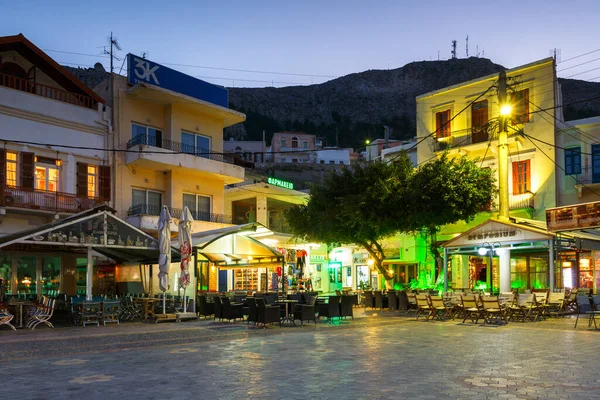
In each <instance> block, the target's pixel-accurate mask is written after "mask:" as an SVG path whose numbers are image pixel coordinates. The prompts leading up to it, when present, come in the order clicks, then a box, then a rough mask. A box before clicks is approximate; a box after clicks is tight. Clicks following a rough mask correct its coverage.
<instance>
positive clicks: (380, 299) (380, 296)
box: [373, 290, 387, 310]
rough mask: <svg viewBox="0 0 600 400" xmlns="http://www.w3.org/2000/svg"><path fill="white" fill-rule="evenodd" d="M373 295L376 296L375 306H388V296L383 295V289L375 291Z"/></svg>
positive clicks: (380, 307)
mask: <svg viewBox="0 0 600 400" xmlns="http://www.w3.org/2000/svg"><path fill="white" fill-rule="evenodd" d="M373 296H375V308H379V309H380V310H383V308H384V307H387V304H386V303H387V297H386V298H384V297H383V293H382V292H381V290H376V291H374V292H373Z"/></svg>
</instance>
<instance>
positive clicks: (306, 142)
mask: <svg viewBox="0 0 600 400" xmlns="http://www.w3.org/2000/svg"><path fill="white" fill-rule="evenodd" d="M302 148H303V149H308V140H303V141H302Z"/></svg>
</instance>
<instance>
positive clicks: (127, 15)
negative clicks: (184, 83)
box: [0, 0, 600, 87]
mask: <svg viewBox="0 0 600 400" xmlns="http://www.w3.org/2000/svg"><path fill="white" fill-rule="evenodd" d="M4 1H6V2H8V0H0V4H1V3H2V2H4ZM1 9H2V13H1V14H0V36H6V35H15V34H18V33H23V34H24V35H25V36H26V37H27V38H28V39H29V40H31V41H32V42H33V43H35V44H36V45H37V46H38V47H40V48H41V49H43V50H45V51H46V52H47V53H48V54H49V55H50V56H51V57H53V58H54V59H55V60H56V61H58V62H60V63H63V64H65V65H71V66H77V65H80V66H86V67H89V66H92V65H93V64H94V63H95V62H98V61H100V62H102V63H103V64H104V65H105V66H106V67H107V68H108V60H109V59H108V57H107V56H102V55H101V54H102V52H103V46H105V45H106V44H107V43H108V37H109V36H110V32H111V31H112V32H113V34H114V36H115V37H116V38H118V41H119V43H120V45H121V46H122V48H123V50H122V51H120V52H118V57H119V58H121V59H123V58H124V56H125V54H127V53H133V54H138V55H141V54H142V53H146V58H148V59H150V60H152V61H156V62H159V63H160V62H163V63H164V62H168V63H175V64H186V65H193V66H194V67H183V66H173V67H172V68H174V69H177V70H179V71H181V72H184V73H187V74H189V75H192V76H197V77H201V78H203V79H204V80H206V81H209V82H212V83H216V84H219V85H224V86H235V87H239V86H252V87H256V86H277V87H280V86H288V85H293V84H311V83H321V82H324V81H326V80H329V79H332V78H333V77H338V76H342V75H346V74H349V73H354V72H361V71H365V70H368V69H393V68H398V67H401V66H403V65H405V64H407V63H410V62H412V61H423V60H437V59H438V52H439V58H440V59H448V58H450V51H451V42H452V40H457V56H458V58H465V57H466V40H465V39H466V37H467V36H469V55H470V56H475V55H476V53H477V48H478V49H479V53H480V54H479V56H480V57H483V56H485V57H486V58H489V59H491V60H492V61H493V62H495V63H497V64H501V65H504V66H505V67H508V68H513V67H516V66H519V65H523V64H527V63H529V62H532V61H535V60H539V59H542V58H545V57H548V56H549V54H550V50H551V49H554V48H557V49H559V52H560V56H559V61H561V60H565V61H562V62H560V63H559V64H558V75H559V76H561V77H572V78H574V79H585V80H595V81H600V51H597V52H594V53H591V54H588V55H585V56H581V57H577V58H575V59H573V60H569V59H570V58H572V57H576V56H580V55H582V54H584V53H587V52H592V51H594V50H598V49H600V42H598V40H597V39H598V38H599V37H600V24H599V23H598V16H599V15H600V1H598V0H569V1H565V0H520V1H512V0H504V1H502V2H492V1H487V2H485V1H460V0H457V1H453V2H449V1H438V0H429V1H423V0H421V1H412V0H369V1H367V0H364V1H356V0H344V1H339V0H320V1H318V0H317V1H313V0H302V1H291V0H273V1H270V0H269V1H267V0H265V1H261V0H246V1H236V0H230V1H214V0H211V1H209V0H170V1H164V0H161V1H155V0H146V1H139V0H120V1H113V0H102V1H91V2H88V1H81V0H77V1H70V0H55V1H47V0H42V1H40V0H28V1H18V2H10V6H5V7H1ZM64 52H73V53H80V54H67V53H64ZM582 63H585V64H582ZM115 64H116V66H117V72H119V70H120V67H121V62H120V61H115ZM578 64H582V65H578ZM206 67H213V68H206ZM595 68H597V69H595ZM227 69H235V70H246V71H248V70H250V71H261V73H259V72H245V71H231V70H227ZM563 69H564V70H563ZM124 70H125V67H124V69H123V72H122V73H124ZM575 74H577V75H575Z"/></svg>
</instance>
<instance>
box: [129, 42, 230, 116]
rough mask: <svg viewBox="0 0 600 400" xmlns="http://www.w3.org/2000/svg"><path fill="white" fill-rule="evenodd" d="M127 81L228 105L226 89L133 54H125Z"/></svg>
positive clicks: (223, 105) (224, 105)
mask: <svg viewBox="0 0 600 400" xmlns="http://www.w3.org/2000/svg"><path fill="white" fill-rule="evenodd" d="M127 57H128V60H127V76H128V78H129V83H130V84H132V85H136V84H138V83H146V84H150V85H154V86H158V87H161V88H163V89H168V90H171V91H173V92H177V93H180V94H184V95H186V96H190V97H194V98H196V99H198V100H203V101H207V102H209V103H213V104H216V105H218V106H222V107H229V92H228V91H227V89H225V88H223V87H221V86H217V85H213V84H211V83H208V82H204V81H203V80H201V79H198V78H194V77H192V76H189V75H186V74H183V73H181V72H179V71H175V70H174V69H171V68H167V67H165V66H163V65H160V64H157V63H155V62H153V61H150V60H146V59H144V58H142V57H138V56H135V55H133V54H128V55H127Z"/></svg>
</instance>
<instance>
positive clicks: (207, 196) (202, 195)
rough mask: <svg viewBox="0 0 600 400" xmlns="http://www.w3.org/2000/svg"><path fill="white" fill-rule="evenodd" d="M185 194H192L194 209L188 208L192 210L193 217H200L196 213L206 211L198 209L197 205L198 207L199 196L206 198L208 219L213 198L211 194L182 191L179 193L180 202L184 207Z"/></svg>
mask: <svg viewBox="0 0 600 400" xmlns="http://www.w3.org/2000/svg"><path fill="white" fill-rule="evenodd" d="M185 196H194V205H195V207H194V210H190V211H191V212H192V216H193V217H194V219H200V220H202V219H201V218H198V215H199V214H200V213H206V212H205V211H200V209H199V207H198V199H200V198H205V199H208V203H209V205H208V210H209V211H208V217H209V219H210V216H211V215H212V214H213V199H212V196H211V195H207V194H201V193H191V192H182V193H181V204H182V207H185V202H184V197H185Z"/></svg>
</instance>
